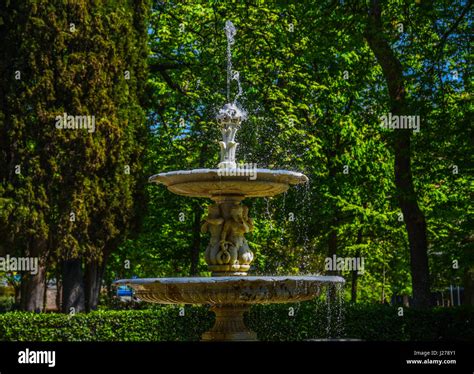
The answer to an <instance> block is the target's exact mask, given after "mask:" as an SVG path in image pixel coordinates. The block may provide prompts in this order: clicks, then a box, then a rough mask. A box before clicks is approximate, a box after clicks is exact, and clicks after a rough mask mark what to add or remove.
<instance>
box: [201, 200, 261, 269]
mask: <svg viewBox="0 0 474 374" xmlns="http://www.w3.org/2000/svg"><path fill="white" fill-rule="evenodd" d="M239 200H240V199H239V198H235V199H232V198H229V197H227V200H224V201H221V202H217V203H216V204H212V205H210V206H209V208H208V214H207V216H206V217H205V219H204V224H203V225H202V227H201V231H202V232H203V233H207V232H209V233H210V234H211V239H210V241H209V244H208V246H207V248H206V255H205V258H206V262H207V264H208V265H209V269H210V270H211V271H213V272H214V274H215V275H229V274H234V275H235V274H245V273H246V272H247V270H248V269H249V268H250V264H251V263H252V261H253V257H254V256H253V253H252V251H251V250H250V247H249V245H248V242H247V239H245V236H244V235H245V234H246V233H248V232H250V231H252V230H253V221H252V219H251V218H249V215H248V214H249V208H248V207H246V206H244V205H241V204H240V201H239Z"/></svg>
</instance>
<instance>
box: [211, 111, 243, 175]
mask: <svg viewBox="0 0 474 374" xmlns="http://www.w3.org/2000/svg"><path fill="white" fill-rule="evenodd" d="M245 118H246V114H245V112H244V111H243V110H241V109H240V108H239V107H238V106H237V105H236V104H232V103H227V104H225V105H224V106H223V107H222V109H221V110H219V113H218V114H217V116H216V120H217V123H218V124H219V126H220V128H221V133H222V141H220V142H219V145H220V147H221V162H219V165H218V167H219V169H234V168H236V167H237V163H236V162H235V152H236V150H237V146H238V145H239V143H237V142H236V141H235V134H236V133H237V130H238V129H239V128H240V124H241V123H242V121H243V120H245Z"/></svg>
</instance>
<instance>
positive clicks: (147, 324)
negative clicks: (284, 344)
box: [0, 300, 474, 341]
mask: <svg viewBox="0 0 474 374" xmlns="http://www.w3.org/2000/svg"><path fill="white" fill-rule="evenodd" d="M184 308H185V314H184V316H180V315H179V308H178V307H177V306H160V307H157V306H154V307H153V308H151V309H147V310H123V311H96V312H92V313H89V314H76V315H72V316H71V315H66V314H56V313H51V314H49V313H48V314H35V313H28V312H9V313H3V314H0V341H196V340H199V339H200V336H201V334H202V333H203V332H204V331H206V330H208V329H209V328H210V327H211V326H212V324H213V323H214V316H213V314H212V313H210V312H209V310H208V308H206V307H197V306H185V307H184ZM289 308H293V310H290V309H289ZM291 312H294V313H293V314H294V315H292V316H290V315H289V314H292V313H291ZM397 312H398V309H397V308H396V307H391V306H386V305H363V304H356V305H346V306H345V307H342V308H340V307H339V305H334V306H333V307H331V308H328V307H327V305H326V304H325V303H323V302H321V301H318V300H314V301H310V302H304V303H300V304H282V305H256V306H254V307H252V309H251V311H250V312H249V313H248V315H246V322H247V324H248V326H249V327H250V328H251V329H253V330H254V331H255V332H256V333H257V335H258V337H259V339H260V340H264V341H265V340H277V341H294V340H307V339H325V338H328V337H342V338H352V339H362V340H378V341H394V340H402V341H407V340H440V339H443V340H465V341H472V340H474V309H472V308H466V307H457V308H435V309H432V310H426V311H418V310H413V309H409V308H405V309H404V315H403V317H399V316H398V313H397Z"/></svg>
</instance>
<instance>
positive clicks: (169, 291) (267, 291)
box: [115, 276, 345, 305]
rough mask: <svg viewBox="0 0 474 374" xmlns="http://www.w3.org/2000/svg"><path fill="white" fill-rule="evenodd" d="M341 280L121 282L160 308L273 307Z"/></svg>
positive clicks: (264, 278) (276, 278) (307, 296)
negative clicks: (181, 305)
mask: <svg viewBox="0 0 474 374" xmlns="http://www.w3.org/2000/svg"><path fill="white" fill-rule="evenodd" d="M344 282H345V281H344V278H341V277H338V276H242V277H237V276H233V277H189V278H144V279H122V280H119V281H116V282H115V283H116V284H125V285H128V286H130V287H132V288H133V289H134V290H135V295H136V296H137V297H138V298H140V299H141V300H144V301H149V302H153V303H159V304H211V305H220V304H271V303H287V302H298V301H305V300H310V299H312V298H314V297H316V296H318V295H319V293H320V291H321V286H323V285H327V284H334V283H344Z"/></svg>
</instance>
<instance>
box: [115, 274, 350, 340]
mask: <svg viewBox="0 0 474 374" xmlns="http://www.w3.org/2000/svg"><path fill="white" fill-rule="evenodd" d="M115 283H116V284H125V285H128V286H130V287H132V288H133V289H134V291H135V295H136V296H137V297H138V298H140V299H141V300H144V301H148V302H152V303H159V304H207V305H211V310H212V311H213V312H214V313H215V314H216V323H215V325H214V327H213V328H212V329H211V330H209V331H208V332H206V333H204V334H203V336H202V340H205V341H216V340H217V341H223V340H224V341H225V340H242V341H249V340H256V335H255V333H254V332H252V331H250V330H249V329H248V328H247V327H246V326H245V324H244V322H243V314H244V312H246V311H247V310H248V309H249V308H250V305H252V304H272V303H294V302H299V301H305V300H311V299H313V298H314V297H316V296H318V295H319V294H320V292H321V289H322V287H323V286H325V285H328V284H335V283H344V278H341V277H337V276H241V277H238V276H232V277H190V278H144V279H122V280H119V281H117V282H115Z"/></svg>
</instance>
